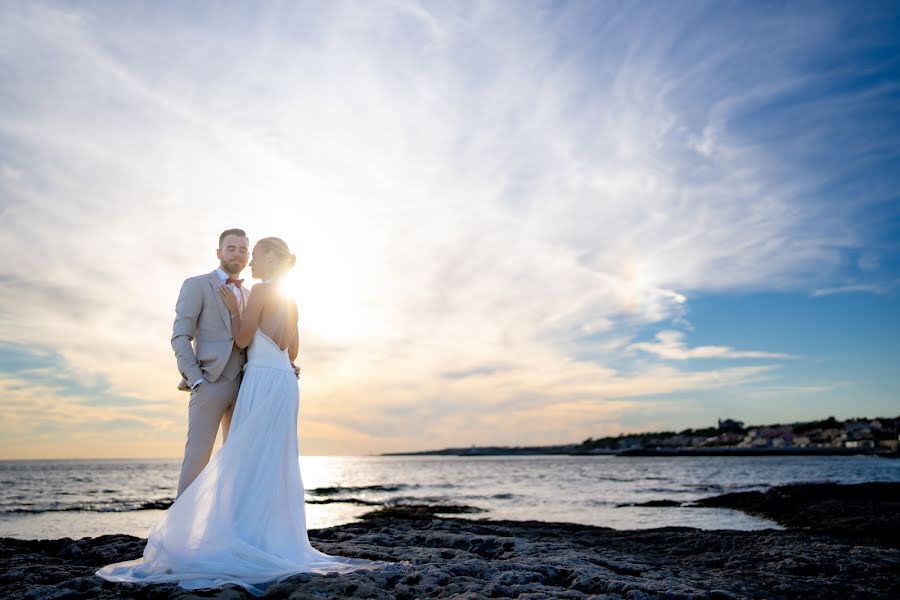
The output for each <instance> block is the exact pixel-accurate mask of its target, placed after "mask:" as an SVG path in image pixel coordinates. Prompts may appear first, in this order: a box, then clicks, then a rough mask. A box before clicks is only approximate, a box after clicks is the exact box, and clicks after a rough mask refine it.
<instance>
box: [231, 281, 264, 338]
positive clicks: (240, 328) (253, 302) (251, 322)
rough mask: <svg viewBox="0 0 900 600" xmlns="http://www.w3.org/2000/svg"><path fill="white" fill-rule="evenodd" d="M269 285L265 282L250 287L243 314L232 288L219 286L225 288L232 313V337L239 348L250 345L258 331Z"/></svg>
mask: <svg viewBox="0 0 900 600" xmlns="http://www.w3.org/2000/svg"><path fill="white" fill-rule="evenodd" d="M268 287H269V286H267V285H265V284H262V283H257V284H256V285H254V286H253V287H252V288H251V289H250V296H249V297H248V298H247V307H246V308H244V312H243V314H241V312H240V311H239V310H238V307H237V298H235V297H234V294H232V293H231V290H229V289H228V287H227V286H222V287H221V288H219V289H220V290H222V289H224V290H225V291H224V293H223V300H225V306H227V307H228V312H230V313H231V337H232V338H233V339H234V343H235V345H237V346H238V348H246V347H247V346H249V345H250V341H251V340H252V339H253V334H254V333H256V328H257V327H259V317H260V315H262V309H263V306H265V304H266V299H267V298H268V296H269V293H268V290H267V288H268ZM232 299H234V301H232Z"/></svg>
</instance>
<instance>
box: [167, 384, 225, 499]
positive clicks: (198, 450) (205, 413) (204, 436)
mask: <svg viewBox="0 0 900 600" xmlns="http://www.w3.org/2000/svg"><path fill="white" fill-rule="evenodd" d="M240 383H241V377H240V375H238V376H237V377H235V379H234V381H232V380H230V379H228V378H227V377H219V378H218V379H217V380H215V381H204V382H203V383H201V384H200V386H199V387H198V388H197V389H196V390H194V391H193V392H191V400H190V402H189V404H188V432H187V441H186V442H185V444H184V460H183V461H182V463H181V475H180V476H179V478H178V493H177V495H176V496H175V497H176V498H177V497H178V496H181V494H182V493H183V492H184V490H186V489H187V487H188V486H189V485H191V483H192V482H193V481H194V479H195V478H196V477H197V475H199V474H200V471H202V470H203V468H204V467H205V466H206V465H207V463H209V457H210V456H211V455H212V450H213V446H214V445H215V443H216V431H217V430H218V429H219V424H220V423H221V425H222V443H223V444H224V443H225V440H227V439H228V428H229V427H230V426H231V415H232V414H233V413H234V403H235V401H236V400H237V395H238V389H239V388H240Z"/></svg>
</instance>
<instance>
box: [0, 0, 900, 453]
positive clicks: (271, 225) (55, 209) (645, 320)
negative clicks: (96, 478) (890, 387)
mask: <svg viewBox="0 0 900 600" xmlns="http://www.w3.org/2000/svg"><path fill="white" fill-rule="evenodd" d="M842 10H843V9H841V8H840V7H836V8H834V7H829V8H827V9H817V10H816V12H815V14H805V13H803V9H802V8H801V7H780V8H779V7H776V8H772V7H753V6H748V7H741V8H740V9H736V10H734V11H712V10H709V8H708V7H703V6H700V5H697V6H692V7H684V6H675V5H669V4H666V3H662V4H659V5H658V6H657V7H656V9H654V10H644V9H643V7H641V8H638V7H636V6H633V7H632V6H627V5H626V6H611V5H605V4H595V3H567V4H565V5H563V6H560V7H555V8H553V9H552V10H551V9H549V8H548V7H547V6H545V5H540V4H524V5H517V6H516V8H515V9H510V8H509V7H506V6H504V7H501V6H499V5H491V4H470V5H434V4H427V3H426V4H420V3H414V2H396V3H392V4H391V5H390V6H381V5H380V6H377V7H376V6H370V5H361V4H359V3H341V2H335V3H328V4H321V3H318V4H309V5H306V4H302V3H289V4H275V3H271V4H269V3H264V4H261V5H258V6H256V7H254V9H252V10H247V9H245V8H241V7H237V6H232V7H218V8H217V9H216V10H215V11H210V12H200V11H194V10H193V9H191V8H189V7H180V6H178V5H164V4H158V3H136V4H133V5H130V8H129V9H128V10H124V9H122V8H121V7H116V6H115V5H103V4H85V5H78V6H72V5H67V4H58V3H53V2H47V3H29V4H8V5H4V6H3V7H2V8H0V11H2V12H0V39H2V40H3V42H2V45H0V77H2V79H3V81H4V85H3V86H2V89H0V202H2V204H0V219H2V226H3V231H4V233H3V235H2V237H0V251H2V252H3V254H4V256H15V257H16V259H15V260H10V261H7V262H6V263H5V264H4V265H3V266H2V271H0V277H2V280H3V282H4V285H3V286H0V331H2V332H3V334H2V338H0V340H2V341H5V342H7V343H15V344H19V345H22V346H24V347H27V348H29V349H32V350H37V351H40V350H42V349H52V351H53V353H54V355H58V356H59V357H60V360H61V361H62V364H63V365H65V368H66V369H67V371H68V372H70V373H72V380H71V385H76V382H82V381H84V382H92V381H103V382H104V385H106V386H108V393H109V394H110V395H111V396H113V397H118V398H129V399H133V400H134V401H135V406H134V407H133V414H137V413H140V411H141V410H144V408H145V407H147V410H151V408H150V407H154V406H157V404H158V403H163V404H164V405H166V406H167V407H168V409H167V410H168V416H167V419H168V422H169V423H177V422H179V419H181V417H182V416H183V411H184V406H183V397H182V396H180V395H179V394H178V392H176V391H175V389H174V386H175V383H176V382H177V372H176V370H175V366H174V358H173V357H172V355H171V350H170V348H169V332H170V330H171V322H172V318H173V314H172V312H173V304H174V300H175V297H176V295H177V292H178V289H179V286H180V283H181V281H182V280H183V279H184V278H185V277H187V276H190V275H194V274H197V273H202V272H207V271H209V270H211V269H212V268H213V267H214V266H215V259H214V248H215V240H216V239H217V236H218V233H219V232H220V231H221V230H223V229H225V228H228V227H233V226H242V227H244V228H245V229H246V230H247V231H248V232H249V233H250V236H251V238H253V239H258V238H259V237H262V236H264V235H279V236H281V237H283V238H284V239H286V240H287V241H288V243H289V244H290V245H291V247H292V250H293V251H294V252H295V253H296V254H297V256H298V263H297V267H296V268H295V278H294V286H295V291H296V292H297V295H298V300H299V303H300V308H301V335H302V343H301V361H302V363H303V368H304V375H303V378H302V381H301V386H302V390H303V411H304V412H302V413H301V418H303V417H304V416H305V417H308V418H309V419H310V423H309V428H308V429H307V430H305V431H304V434H305V435H308V436H311V438H314V439H323V440H324V439H331V437H330V436H335V435H339V436H348V437H339V438H337V439H333V440H332V441H330V442H328V443H327V444H325V442H322V443H323V446H321V447H322V448H324V447H325V446H327V447H328V448H329V451H334V448H337V447H341V448H344V449H346V451H347V452H350V453H352V452H359V451H362V450H363V449H372V448H374V449H377V448H386V447H391V448H393V449H399V448H398V445H399V444H400V443H403V444H408V446H409V447H413V448H419V447H423V446H426V445H427V446H430V445H431V444H433V443H435V442H436V440H437V439H441V440H443V439H445V438H443V437H440V438H436V437H434V433H435V432H439V431H443V432H446V433H443V434H441V435H443V436H446V438H447V439H449V437H452V436H453V435H454V434H455V433H458V432H455V430H454V427H455V426H456V425H458V424H460V423H471V424H472V427H467V428H466V429H465V431H467V432H471V435H472V436H473V437H474V438H477V439H483V438H486V437H490V436H492V435H495V430H494V425H495V424H496V423H495V422H494V421H491V419H493V418H499V417H497V415H498V414H499V415H505V414H510V413H511V411H512V412H513V413H514V411H515V410H523V411H524V410H526V409H527V410H532V406H533V404H532V403H533V402H536V403H543V404H544V405H545V406H547V410H548V411H551V410H556V412H555V413H554V414H557V415H559V418H558V420H553V421H552V422H553V423H558V425H553V428H552V429H548V430H547V431H546V432H544V433H542V434H541V436H542V438H543V437H557V438H558V437H563V436H564V434H566V433H567V432H569V431H570V430H569V429H567V428H566V427H567V426H566V425H565V423H564V421H565V420H566V419H570V421H571V423H574V422H575V420H577V419H580V418H581V417H576V416H575V415H574V413H573V412H572V411H573V410H575V409H574V408H572V407H574V406H578V407H591V408H590V410H596V411H597V414H603V412H604V406H606V404H605V403H611V402H615V401H617V400H616V399H617V398H626V397H627V398H638V397H641V394H663V395H664V394H666V393H669V392H671V391H672V390H689V389H693V388H697V389H709V388H711V387H713V388H714V387H716V386H721V387H722V388H723V389H724V388H729V387H734V386H739V385H741V384H742V383H744V382H746V381H752V380H754V378H756V377H772V376H774V373H775V372H776V371H777V369H775V368H774V367H760V368H759V369H760V370H749V371H747V370H735V369H721V370H716V371H708V372H704V373H695V372H681V371H678V370H676V369H671V368H670V367H668V366H663V365H659V364H654V363H652V362H650V363H648V362H647V360H646V359H647V357H646V356H644V357H642V360H638V361H636V362H634V363H629V364H625V365H621V364H619V363H618V362H616V361H622V360H627V359H623V358H622V357H620V356H618V354H617V353H618V351H619V350H621V349H622V348H626V347H628V346H629V344H631V343H632V340H633V337H634V335H635V331H636V330H637V329H638V328H640V327H645V326H653V327H667V326H671V325H668V323H671V322H673V321H674V322H679V320H681V321H683V319H684V318H685V315H686V314H687V307H688V304H689V303H690V301H691V300H690V299H691V298H692V296H693V295H694V294H696V293H698V292H703V293H709V294H715V293H719V292H728V293H742V292H746V291H759V290H779V291H799V292H803V293H808V291H809V290H810V289H828V288H830V287H834V285H835V281H837V280H838V279H839V276H840V277H843V276H844V275H846V273H842V272H841V271H842V270H843V269H846V265H847V260H846V254H847V253H848V252H850V251H852V252H853V253H854V256H856V255H859V254H860V252H861V251H862V252H863V253H864V251H865V250H866V248H867V247H868V246H869V245H876V244H877V241H878V240H877V239H876V238H873V231H875V230H874V229H873V228H872V227H873V226H870V225H869V222H868V221H862V220H860V219H858V218H857V215H858V211H863V210H865V209H866V208H867V207H871V206H873V203H877V202H879V201H883V199H884V190H885V189H896V187H895V186H894V187H893V188H892V185H893V183H894V181H895V180H894V179H890V178H885V177H882V178H881V179H879V180H878V182H879V183H878V185H874V184H873V185H871V186H867V185H863V184H856V185H853V184H852V183H848V181H849V182H852V181H872V178H859V177H856V178H854V177H850V175H853V174H854V173H856V172H857V171H853V170H852V169H856V168H857V167H860V168H861V166H862V165H864V164H869V163H868V162H867V160H866V156H870V154H867V153H875V154H876V155H877V156H878V157H880V158H879V160H881V159H884V160H888V159H890V158H891V157H896V151H897V143H896V142H895V141H894V140H896V139H898V138H897V137H896V136H892V135H888V134H887V133H885V131H884V125H883V123H880V122H877V121H874V120H872V119H870V118H861V117H863V116H865V115H868V114H880V113H879V112H878V111H886V110H890V106H891V103H890V101H891V100H892V99H893V98H894V97H895V96H896V90H895V89H894V87H892V86H891V85H890V83H889V82H888V83H878V81H880V80H879V75H880V74H882V75H883V70H884V69H885V68H886V67H885V66H884V65H883V64H882V63H880V62H878V61H877V60H874V59H873V60H871V61H870V62H869V63H867V69H868V71H867V72H868V74H869V75H868V76H869V77H870V79H871V80H872V81H873V82H874V83H872V82H870V83H868V84H866V83H865V82H862V83H860V82H859V81H858V80H857V79H856V77H857V75H855V73H858V72H859V69H855V68H854V67H856V66H858V65H857V64H856V63H852V62H849V59H846V58H841V56H839V53H838V51H837V50H835V48H839V47H841V46H842V42H843V41H844V40H843V39H842V38H841V36H842V35H844V34H843V33H842V31H843V30H842V29H841V27H842V25H841V24H842V23H845V24H846V21H845V16H846V15H844V14H843V12H842ZM859 18H862V17H859ZM872 43H873V44H877V43H878V40H877V39H874V41H873V42H872ZM823 56H824V57H825V58H826V59H827V58H829V57H830V58H833V59H834V60H835V61H838V63H840V64H839V66H840V67H841V68H830V67H829V68H825V67H823V68H821V69H818V68H816V67H815V65H816V64H820V63H817V62H814V61H813V59H816V60H819V59H822V57H823ZM823 60H824V59H823ZM841 61H844V62H841ZM824 91H828V93H824ZM820 92H822V93H820ZM883 114H888V115H889V114H893V113H883ZM846 115H852V116H859V117H860V118H858V119H856V118H855V119H846V118H845V116H846ZM836 123H841V124H842V125H841V127H840V128H837V127H836V126H835V125H834V124H836ZM836 137H837V138H840V140H841V142H840V143H837V140H836ZM851 167H852V169H851ZM848 169H849V171H848ZM845 175H846V176H847V177H846V180H844V179H841V177H843V176H845ZM837 183H841V185H840V186H838V185H837ZM832 189H834V190H837V191H836V192H831V191H830V190H832ZM848 195H852V197H853V198H854V201H853V202H845V201H844V199H845V198H846V197H847V196H848ZM875 232H876V233H883V232H880V231H875ZM873 240H874V241H873ZM881 251H882V250H879V252H881ZM887 263H888V261H881V264H887ZM859 267H860V268H864V269H869V271H870V277H871V279H872V280H877V279H878V277H879V276H881V275H882V274H883V270H879V268H878V267H877V265H876V264H875V263H873V262H872V261H871V260H866V261H863V262H862V263H860V264H859ZM845 280H846V279H843V280H842V281H845ZM670 341H671V340H670ZM676 341H677V340H676ZM725 342H727V340H725ZM663 346H665V340H659V339H658V341H657V342H655V343H652V344H651V346H647V348H650V347H652V348H654V349H655V350H656V353H655V354H653V353H652V351H649V350H647V348H638V349H640V350H643V351H644V354H648V353H650V354H651V355H652V356H660V357H661V355H660V354H659V353H660V352H663V351H665V352H669V353H672V352H674V353H675V354H679V353H681V355H683V354H684V353H688V355H690V353H692V352H694V353H696V352H697V351H698V350H699V351H702V352H709V351H710V350H709V348H712V349H713V351H714V352H724V354H720V355H719V356H720V357H725V356H727V355H728V354H729V353H734V352H737V351H735V350H733V349H731V348H729V347H728V346H721V347H720V346H711V347H706V349H704V348H700V349H696V348H695V349H688V348H684V347H682V346H679V345H678V344H677V343H676V344H670V345H669V346H665V349H662V347H663ZM632 347H635V345H632ZM764 354H766V353H764ZM584 356H590V360H579V359H580V358H582V357H584ZM661 358H663V357H661ZM760 358H773V359H779V358H780V356H779V355H777V354H766V356H764V357H763V356H760ZM614 363H616V364H617V366H616V367H615V368H614V367H613V366H611V365H612V364H614ZM765 369H769V370H768V371H766V370H765ZM78 384H79V385H80V383H78ZM450 389H452V390H453V392H452V394H453V395H452V396H447V395H446V394H448V393H450V392H449V391H448V390H450ZM579 403H586V404H579ZM422 406H425V407H435V408H428V409H427V410H426V409H422V410H421V411H419V410H416V409H417V408H421V407H422ZM554 406H558V407H566V408H559V409H553V408H552V407H554ZM401 409H402V410H409V411H411V412H409V413H408V414H409V416H408V417H407V418H408V419H413V422H412V423H410V422H407V423H406V424H404V423H403V421H402V417H401V416H397V417H390V416H387V417H385V418H384V419H373V422H376V423H380V425H378V426H377V427H374V426H370V427H368V428H367V429H364V427H366V426H363V425H360V424H358V423H357V422H356V421H357V417H356V416H354V411H355V412H356V414H357V415H362V414H365V415H369V416H373V415H380V414H382V413H385V414H388V415H390V411H393V410H398V411H399V410H401ZM631 409H632V410H640V409H639V408H638V407H637V405H633V406H631ZM469 411H474V412H475V413H480V415H481V416H479V415H478V414H470V413H469ZM490 411H502V412H493V413H492V412H490ZM523 414H524V413H523ZM529 414H530V413H529ZM523 418H524V417H523ZM418 419H423V420H424V419H429V421H428V426H427V427H422V426H420V425H421V423H422V422H423V421H420V420H418ZM467 419H469V420H468V421H467ZM498 422H502V419H501V420H500V421H498ZM548 422H549V421H548ZM316 423H318V424H320V425H316ZM326 424H327V427H326ZM75 426H76V425H75V424H73V425H72V427H75ZM404 426H405V427H407V428H408V429H409V430H410V431H409V433H408V434H407V433H403V431H402V430H403V428H404ZM317 427H318V428H319V429H318V430H317ZM378 427H381V429H378ZM478 428H482V429H478ZM317 431H318V433H317ZM516 432H517V429H516V428H514V427H512V426H510V428H509V429H508V430H507V431H506V432H502V434H501V433H497V435H504V436H506V438H509V439H511V438H512V437H513V436H514V434H515V433H516ZM467 435H468V433H467ZM535 435H537V434H535ZM353 436H358V437H353ZM361 440H365V441H364V442H363V441H361ZM523 442H527V440H523ZM178 450H179V449H178V448H177V446H175V445H173V446H172V452H173V453H176V452H177V451H178ZM313 451H315V449H313Z"/></svg>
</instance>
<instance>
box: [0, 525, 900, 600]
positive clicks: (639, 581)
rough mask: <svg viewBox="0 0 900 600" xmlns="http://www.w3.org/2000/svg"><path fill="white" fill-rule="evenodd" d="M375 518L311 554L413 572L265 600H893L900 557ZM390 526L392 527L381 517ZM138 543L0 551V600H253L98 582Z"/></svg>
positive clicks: (346, 528)
mask: <svg viewBox="0 0 900 600" xmlns="http://www.w3.org/2000/svg"><path fill="white" fill-rule="evenodd" d="M433 512H434V511H429V510H423V509H422V507H419V508H418V510H412V511H411V513H410V515H409V516H410V517H411V518H404V516H403V515H404V513H403V511H402V510H398V509H396V508H394V509H392V510H391V512H390V513H384V514H380V513H379V512H378V511H376V512H375V513H371V514H370V515H369V516H368V518H367V519H365V520H362V521H360V522H356V523H350V524H347V525H341V526H339V527H331V528H328V529H321V530H311V531H310V539H311V541H312V542H313V544H314V545H315V546H316V547H318V548H319V549H320V550H323V551H325V552H327V553H329V554H342V555H348V556H357V557H363V558H372V559H381V560H390V561H400V560H407V561H409V562H410V564H409V565H397V566H392V567H391V568H389V569H386V570H381V571H372V572H365V571H363V572H359V573H350V574H346V575H325V576H323V575H297V576H294V577H292V578H290V579H288V580H286V581H284V582H281V583H278V584H275V585H273V586H271V587H270V588H269V590H268V591H267V593H266V595H265V596H264V597H265V598H291V599H298V600H299V599H304V598H399V599H401V600H402V599H410V600H412V599H413V598H433V597H437V598H471V599H477V598H521V599H537V598H609V599H613V598H627V599H630V600H640V599H649V598H665V599H669V600H676V599H685V600H686V599H693V600H699V599H710V600H711V599H722V598H835V599H838V598H841V599H844V598H860V599H863V598H866V599H874V598H885V599H887V598H891V599H893V598H900V549H898V548H896V547H892V546H889V545H884V544H880V543H878V542H877V541H874V540H871V539H869V538H866V539H865V540H854V539H853V538H849V537H847V536H833V535H830V534H820V533H810V532H799V531H775V530H764V531H753V532H745V531H701V530H696V529H691V528H681V527H667V528H661V529H650V530H635V531H617V530H613V529H607V528H603V527H591V526H584V525H575V524H571V523H547V522H542V521H524V522H523V521H491V520H485V519H463V518H441V517H439V516H436V515H435V514H429V513H433ZM388 515H389V516H388ZM144 544H145V540H143V539H140V538H136V537H132V536H127V535H105V536H101V537H97V538H83V539H80V540H72V539H68V538H65V539H60V540H40V541H30V540H16V539H10V538H2V539H0V597H2V598H48V599H49V598H54V599H56V598H58V599H62V598H66V599H68V598H73V599H74V598H147V599H149V598H181V599H183V600H187V599H189V598H234V599H236V598H252V596H251V595H250V594H249V593H247V592H246V591H244V590H243V589H242V588H240V587H236V586H226V587H222V588H214V589H209V590H199V591H197V590H194V591H190V592H189V591H186V590H182V589H180V588H178V587H177V586H175V585H136V584H116V583H110V582H107V581H104V580H102V579H100V578H98V577H95V576H94V575H93V572H94V571H95V570H96V569H97V568H99V567H101V566H103V565H105V564H108V563H111V562H117V561H122V560H130V559H134V558H139V557H140V556H141V553H142V551H143V548H144Z"/></svg>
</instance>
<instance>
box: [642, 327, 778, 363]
mask: <svg viewBox="0 0 900 600" xmlns="http://www.w3.org/2000/svg"><path fill="white" fill-rule="evenodd" d="M628 348H629V349H630V350H640V351H641V352H646V353H648V354H653V355H654V356H658V357H659V358H662V359H665V360H688V359H692V358H772V359H785V358H792V357H791V356H790V355H788V354H784V353H781V352H760V351H747V350H735V349H734V348H729V347H728V346H696V347H694V348H688V347H687V344H685V341H684V333H682V332H680V331H660V332H659V333H657V334H656V341H655V342H637V343H635V344H631V345H630V346H629V347H628Z"/></svg>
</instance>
